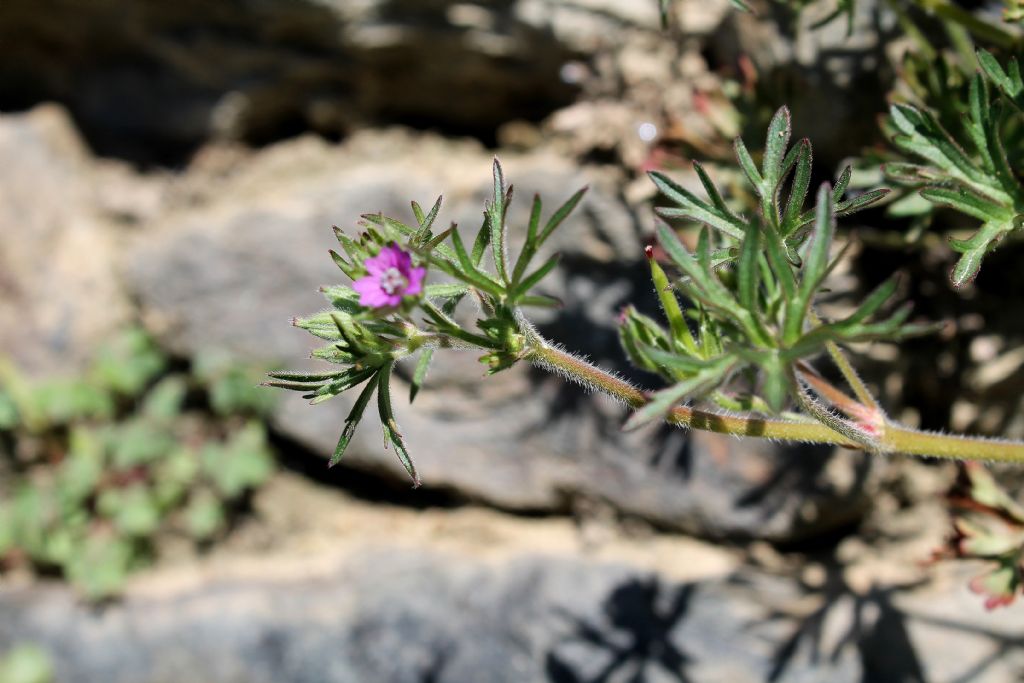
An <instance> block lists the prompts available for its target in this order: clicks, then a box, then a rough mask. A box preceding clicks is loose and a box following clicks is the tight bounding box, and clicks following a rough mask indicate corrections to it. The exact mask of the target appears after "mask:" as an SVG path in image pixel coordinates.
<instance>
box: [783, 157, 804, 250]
mask: <svg viewBox="0 0 1024 683" xmlns="http://www.w3.org/2000/svg"><path fill="white" fill-rule="evenodd" d="M794 149H795V150H797V156H796V162H795V165H796V173H795V175H794V176H793V186H792V188H791V189H790V191H789V198H788V199H787V200H786V209H785V211H784V212H783V215H782V223H781V226H782V236H783V237H786V236H788V235H790V234H792V233H793V232H795V231H796V229H797V228H799V227H800V225H799V221H800V213H801V211H803V206H804V202H805V201H807V190H808V188H809V187H810V184H811V159H812V155H811V143H810V142H808V140H807V139H806V138H804V139H803V140H801V141H800V142H799V143H797V146H796V147H794Z"/></svg>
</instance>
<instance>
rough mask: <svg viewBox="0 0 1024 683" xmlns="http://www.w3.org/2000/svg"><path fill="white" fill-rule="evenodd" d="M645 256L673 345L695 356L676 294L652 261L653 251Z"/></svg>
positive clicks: (695, 348)
mask: <svg viewBox="0 0 1024 683" xmlns="http://www.w3.org/2000/svg"><path fill="white" fill-rule="evenodd" d="M647 254H648V255H647V261H648V263H649V264H650V267H651V280H652V281H653V282H654V291H655V293H657V295H658V300H659V301H660V302H661V310H662V311H664V313H665V319H666V320H668V324H669V329H671V330H672V342H673V345H678V346H677V348H680V349H686V350H687V351H689V352H690V353H692V354H695V353H697V343H696V342H695V341H694V339H693V335H692V334H690V328H689V326H687V324H686V319H685V318H684V317H683V309H682V308H681V307H680V306H679V300H678V299H676V294H675V292H674V291H673V290H672V287H671V285H669V282H668V277H667V276H666V275H665V271H664V270H662V268H661V266H660V265H659V264H658V262H657V261H656V260H655V259H654V250H653V249H649V250H648V252H647Z"/></svg>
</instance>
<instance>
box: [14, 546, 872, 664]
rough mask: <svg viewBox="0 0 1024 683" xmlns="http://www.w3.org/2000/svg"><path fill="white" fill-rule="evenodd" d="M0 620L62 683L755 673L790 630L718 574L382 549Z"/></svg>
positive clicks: (58, 601)
mask: <svg viewBox="0 0 1024 683" xmlns="http://www.w3.org/2000/svg"><path fill="white" fill-rule="evenodd" d="M772 586H774V587H775V589H776V590H784V584H780V583H779V582H769V581H765V582H763V584H762V586H761V589H762V590H771V587H772ZM0 614H2V615H3V616H4V618H3V619H2V620H0V651H3V650H4V649H6V648H7V647H9V646H10V644H12V643H13V642H24V641H29V642H36V643H39V644H40V645H41V646H42V647H43V648H44V649H45V650H47V651H48V652H49V653H51V655H52V656H53V658H54V664H55V668H56V670H57V674H58V680H61V681H64V680H74V681H75V682H76V683H177V682H178V681H195V680H202V681H206V682H208V683H242V682H245V683H263V682H266V683H307V682H308V683H314V682H315V683H335V682H336V683H357V682H361V681H374V682H375V683H391V682H394V683H399V682H401V683H416V682H423V683H426V682H428V681H433V682H435V683H476V682H478V681H494V682H495V683H520V682H521V683H535V682H536V681H544V680H548V681H556V682H563V683H572V682H574V681H598V680H644V681H651V682H652V683H654V682H658V683H661V682H664V683H678V682H679V681H699V682H708V683H711V682H721V683H726V682H733V681H758V680H765V678H766V675H767V673H768V671H769V670H770V668H771V665H772V656H773V652H774V648H775V647H776V646H777V645H778V644H779V643H782V642H785V639H786V636H787V633H788V630H789V624H786V623H775V622H764V623H759V622H761V620H763V619H764V618H765V617H766V616H767V615H768V612H767V611H766V610H765V608H763V607H762V606H760V605H758V604H757V603H756V602H752V601H750V600H749V594H748V593H747V591H746V590H745V589H744V588H742V587H739V588H737V587H735V586H732V585H730V583H729V582H727V581H723V580H721V579H708V580H703V581H698V582H693V583H685V584H680V583H674V582H669V581H664V580H661V579H659V578H658V577H656V576H654V575H650V574H645V573H641V572H637V571H636V570H631V569H628V568H626V567H623V566H614V565H591V564H587V563H583V562H579V561H576V560H568V559H557V560H556V559H551V558H547V559H545V558H521V559H519V560H515V561H513V562H511V563H510V564H503V565H500V566H490V565H482V564H479V563H477V562H473V561H469V560H467V559H466V558H460V557H455V556H445V555H437V554H423V553H416V554H413V553H410V552H408V551H399V550H396V549H394V548H392V549H381V550H378V551H376V552H365V553H360V554H359V555H358V556H355V557H353V558H352V559H351V560H349V561H346V562H345V563H344V565H343V566H341V567H339V568H337V569H336V570H335V571H332V572H330V573H329V574H314V575H310V573H309V572H305V571H303V572H299V573H295V574H293V575H291V576H289V577H281V576H277V577H276V578H274V579H269V580H268V579H261V578H260V577H259V575H258V574H256V573H252V574H250V575H248V576H233V577H232V579H231V580H227V577H221V578H216V577H215V578H212V579H208V580H205V581H202V582H200V583H198V584H193V585H191V586H189V587H185V588H181V587H178V588H170V589H169V590H168V589H165V590H161V591H153V590H150V591H147V592H145V593H140V594H138V595H134V596H133V595H132V594H129V596H128V597H127V598H126V599H125V600H124V602H122V603H119V604H113V605H108V606H105V607H102V608H95V609H90V608H88V607H86V606H82V605H80V604H77V603H76V602H75V599H74V597H73V595H72V594H71V593H70V592H69V591H67V590H65V589H59V588H51V589H34V590H33V589H29V590H22V591H18V590H6V591H2V592H0ZM602 675H604V676H606V677H605V678H602V677H601V676H602ZM631 675H637V676H640V678H639V679H628V678H627V677H628V676H631ZM822 676H825V677H826V678H827V680H829V681H834V682H843V681H849V682H851V683H852V682H853V681H857V680H861V679H860V678H859V665H858V661H857V659H856V657H855V656H850V655H848V654H847V655H844V656H841V657H839V658H838V659H837V660H836V661H833V662H829V663H826V664H821V663H812V662H811V660H810V659H809V658H807V657H800V658H799V659H798V660H797V661H795V662H794V663H793V664H792V665H791V666H790V667H788V669H787V671H786V672H785V675H784V676H782V677H780V678H779V679H778V680H780V681H786V682H797V681H802V682H803V681H806V682H810V681H819V680H823V678H822Z"/></svg>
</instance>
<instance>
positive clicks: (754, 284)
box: [737, 230, 761, 311]
mask: <svg viewBox="0 0 1024 683" xmlns="http://www.w3.org/2000/svg"><path fill="white" fill-rule="evenodd" d="M760 257H761V233H760V232H758V231H757V230H750V231H748V232H747V235H746V237H745V238H744V239H743V244H742V245H740V260H739V271H738V273H737V275H738V278H739V299H740V306H742V307H743V308H745V309H747V310H748V311H756V310H758V308H759V305H758V300H757V293H758V288H759V286H760V274H761V270H760V267H759V261H760Z"/></svg>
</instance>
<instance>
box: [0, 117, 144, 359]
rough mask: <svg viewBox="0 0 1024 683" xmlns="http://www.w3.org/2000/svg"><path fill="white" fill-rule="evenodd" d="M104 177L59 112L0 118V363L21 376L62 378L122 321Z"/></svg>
mask: <svg viewBox="0 0 1024 683" xmlns="http://www.w3.org/2000/svg"><path fill="white" fill-rule="evenodd" d="M103 170H107V169H98V168H97V167H96V164H95V163H94V162H93V160H92V158H91V156H90V155H89V153H88V150H87V149H86V147H85V146H84V144H83V143H82V141H81V140H80V139H79V137H78V133H77V132H76V131H75V129H74V126H73V125H72V124H71V121H70V119H69V118H68V116H67V113H66V112H65V111H64V110H62V109H61V108H59V107H57V106H53V105H49V106H41V107H38V108H36V109H34V110H32V111H31V112H28V113H26V114H19V115H0V235H2V238H0V362H2V359H4V358H6V359H7V361H8V362H11V363H13V364H14V366H15V367H16V368H17V369H18V370H19V371H21V372H22V373H28V374H33V375H41V374H60V373H63V372H68V371H70V370H71V369H73V368H74V367H76V366H78V365H79V364H81V363H83V362H84V361H85V360H87V359H88V357H89V356H90V354H91V351H92V349H93V348H94V347H95V345H96V344H97V343H98V342H100V341H102V340H104V339H105V338H106V337H108V336H109V335H110V334H111V333H112V332H113V330H114V329H116V328H117V327H118V326H119V325H122V324H124V322H125V321H126V320H127V319H128V317H129V314H130V307H129V305H128V301H127V297H126V296H125V294H124V292H123V290H122V288H121V286H120V283H119V282H118V280H117V278H116V277H115V275H114V269H115V264H116V260H117V248H116V247H117V244H116V242H117V241H116V234H115V233H114V232H113V231H112V230H111V226H110V225H109V224H108V222H107V217H106V216H105V215H104V213H103V212H102V211H101V210H100V208H99V204H101V201H100V195H101V191H100V189H99V187H100V185H101V184H102V182H103V181H104V180H105V179H109V178H111V176H109V175H106V174H104V173H103Z"/></svg>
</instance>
